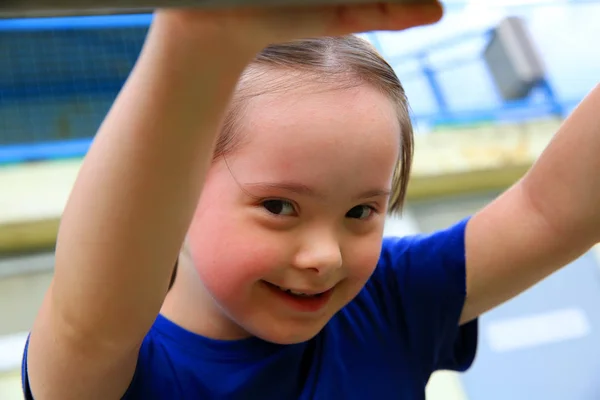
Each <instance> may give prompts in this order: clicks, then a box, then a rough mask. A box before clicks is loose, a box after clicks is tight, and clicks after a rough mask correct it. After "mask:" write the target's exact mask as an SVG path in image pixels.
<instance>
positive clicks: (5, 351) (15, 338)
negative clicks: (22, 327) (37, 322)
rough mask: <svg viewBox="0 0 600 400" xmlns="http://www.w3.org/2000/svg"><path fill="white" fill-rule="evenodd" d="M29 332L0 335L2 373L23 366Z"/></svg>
mask: <svg viewBox="0 0 600 400" xmlns="http://www.w3.org/2000/svg"><path fill="white" fill-rule="evenodd" d="M27 336H28V333H27V332H23V333H16V334H12V335H6V336H0V373H3V372H11V371H14V370H18V369H19V368H21V360H22V359H23V350H24V349H25V342H26V341H27Z"/></svg>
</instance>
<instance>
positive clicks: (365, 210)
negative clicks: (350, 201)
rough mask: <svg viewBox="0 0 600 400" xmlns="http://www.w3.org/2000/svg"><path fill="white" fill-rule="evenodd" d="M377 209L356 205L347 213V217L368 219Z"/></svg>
mask: <svg viewBox="0 0 600 400" xmlns="http://www.w3.org/2000/svg"><path fill="white" fill-rule="evenodd" d="M374 211H375V210H374V209H373V207H369V206H356V207H354V208H353V209H351V210H350V211H348V212H347V213H346V218H355V219H367V218H369V217H370V216H371V215H372V214H373V212H374Z"/></svg>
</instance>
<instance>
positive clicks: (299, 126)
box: [231, 86, 400, 181]
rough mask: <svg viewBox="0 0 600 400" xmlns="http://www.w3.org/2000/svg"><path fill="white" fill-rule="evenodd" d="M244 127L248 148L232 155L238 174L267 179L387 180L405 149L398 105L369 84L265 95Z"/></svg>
mask: <svg viewBox="0 0 600 400" xmlns="http://www.w3.org/2000/svg"><path fill="white" fill-rule="evenodd" d="M241 129H242V131H241V132H240V133H241V134H242V135H243V137H244V144H243V145H242V146H241V147H240V148H239V150H238V151H236V154H234V155H232V157H231V162H232V163H233V164H235V166H234V169H235V173H236V175H239V174H242V175H244V176H248V175H251V173H252V175H254V174H259V175H261V179H267V180H268V179H276V180H279V179H282V178H283V177H284V176H285V177H286V178H287V177H288V176H291V175H293V176H294V177H297V178H298V179H300V180H302V179H314V178H315V177H318V176H321V177H322V178H323V179H324V180H331V179H334V178H336V177H337V178H339V179H342V178H346V177H348V176H350V175H351V176H354V177H356V178H357V179H358V178H361V177H362V178H365V179H367V180H373V179H377V180H379V181H381V180H382V179H383V180H385V179H387V176H389V175H390V174H391V171H393V168H394V166H395V164H396V161H397V159H398V153H399V146H400V131H399V129H400V128H399V123H398V117H397V114H396V110H395V107H394V104H393V103H392V102H391V101H390V100H389V99H388V98H387V97H386V96H385V95H383V94H382V93H380V92H378V91H377V90H374V89H371V88H369V87H367V86H361V87H355V88H351V89H345V90H330V91H325V90H321V91H317V92H315V93H307V92H306V90H305V89H304V90H299V91H287V92H285V93H276V94H272V95H267V96H259V97H257V98H255V99H253V100H252V101H251V102H250V103H249V104H248V107H247V108H246V113H245V115H244V117H243V121H242V128H241ZM233 164H232V166H233ZM248 178H251V177H250V176H248Z"/></svg>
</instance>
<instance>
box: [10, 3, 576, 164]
mask: <svg viewBox="0 0 600 400" xmlns="http://www.w3.org/2000/svg"><path fill="white" fill-rule="evenodd" d="M151 18H152V17H151V16H150V15H118V16H92V17H64V18H35V19H6V20H0V51H2V52H3V53H4V54H1V53H0V71H2V73H0V164H5V163H19V162H27V161H39V160H47V159H57V158H70V157H80V156H82V155H84V154H85V152H86V151H87V149H88V147H89V145H90V142H91V138H92V137H93V135H94V132H95V130H96V128H97V126H98V125H99V124H100V122H101V120H102V118H103V116H104V114H105V113H106V111H107V109H108V107H109V106H110V103H111V102H112V99H113V98H114V96H115V95H116V93H117V92H118V90H119V89H120V87H121V86H122V84H123V82H124V81H125V79H126V78H127V75H128V73H129V71H130V69H131V67H132V66H133V64H134V63H135V60H136V58H137V56H138V54H139V51H140V48H141V46H142V44H143V39H144V36H145V34H146V31H147V28H148V26H149V24H150V22H151ZM486 35H489V31H484V32H472V33H469V34H467V35H461V36H460V37H455V38H452V39H451V40H448V41H444V42H442V43H438V44H435V45H430V46H428V47H427V49H424V50H422V51H419V52H416V53H414V54H409V55H403V56H402V57H401V58H395V57H388V58H389V61H390V63H391V64H392V65H400V64H401V63H403V62H405V61H406V60H407V59H411V60H412V61H413V62H414V60H416V61H417V62H418V64H417V65H418V69H419V71H418V72H419V73H420V74H421V75H422V76H424V77H425V78H426V80H427V83H428V86H429V90H430V91H431V92H432V94H433V98H434V99H435V103H436V109H435V111H432V112H429V113H416V114H415V115H414V119H415V120H416V121H417V123H422V124H423V123H424V124H427V125H430V126H436V125H440V124H443V125H452V124H468V123H473V122H490V123H493V122H496V121H500V120H513V121H515V120H527V119H531V118H536V117H543V116H548V115H553V114H554V115H556V114H563V113H564V112H565V111H568V110H569V109H570V108H571V107H572V106H573V105H574V104H576V103H577V100H578V99H577V100H573V101H566V102H565V101H563V102H560V101H558V100H557V99H556V98H555V96H554V94H553V93H552V90H551V87H550V85H548V83H547V82H544V83H543V84H541V85H540V88H539V89H538V92H541V93H542V101H539V96H538V97H537V98H538V100H537V101H534V100H525V101H521V102H513V103H510V104H502V105H501V106H500V107H494V108H487V109H474V110H461V111H456V110H452V109H451V108H450V107H448V104H447V103H448V101H447V99H448V97H447V95H446V94H445V93H444V91H443V90H442V88H441V85H440V83H439V80H438V75H439V73H440V72H441V71H443V70H444V69H447V68H454V67H456V66H457V65H462V64H463V63H468V62H472V61H473V60H474V59H475V58H474V57H472V56H471V57H463V58H458V59H453V60H451V61H450V62H448V63H446V64H444V65H436V66H435V67H434V66H433V65H432V64H431V63H429V62H428V60H429V56H430V55H431V54H434V53H435V52H436V51H438V50H439V49H447V48H448V47H449V46H452V45H453V44H460V43H462V42H464V41H465V40H470V39H472V38H476V37H479V38H481V37H482V36H483V37H485V36H486ZM370 39H371V41H372V42H373V44H374V45H375V46H376V47H377V46H378V47H381V46H380V45H379V44H378V41H377V36H376V35H374V34H373V35H370ZM476 56H477V55H476Z"/></svg>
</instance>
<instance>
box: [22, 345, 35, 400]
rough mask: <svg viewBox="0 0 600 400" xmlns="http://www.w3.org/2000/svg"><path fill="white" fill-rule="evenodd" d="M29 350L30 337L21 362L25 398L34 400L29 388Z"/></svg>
mask: <svg viewBox="0 0 600 400" xmlns="http://www.w3.org/2000/svg"><path fill="white" fill-rule="evenodd" d="M28 348H29V336H28V337H27V342H25V350H24V351H23V361H22V362H21V384H22V385H23V397H24V399H25V400H33V395H32V394H31V388H30V387H29V375H28V373H27V349H28Z"/></svg>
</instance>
